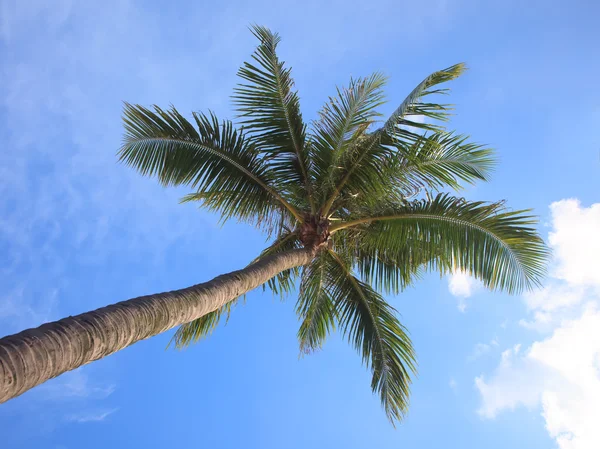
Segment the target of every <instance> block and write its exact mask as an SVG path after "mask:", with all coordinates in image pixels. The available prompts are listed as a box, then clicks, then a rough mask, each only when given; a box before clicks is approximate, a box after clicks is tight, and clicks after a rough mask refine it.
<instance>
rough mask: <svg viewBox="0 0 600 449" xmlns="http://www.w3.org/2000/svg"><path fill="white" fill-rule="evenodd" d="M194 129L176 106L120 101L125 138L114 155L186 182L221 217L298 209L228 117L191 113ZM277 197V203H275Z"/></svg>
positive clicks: (164, 178)
mask: <svg viewBox="0 0 600 449" xmlns="http://www.w3.org/2000/svg"><path fill="white" fill-rule="evenodd" d="M194 119H195V121H196V126H197V129H196V128H194V126H193V125H192V124H191V123H190V122H189V121H187V120H186V119H185V118H184V117H183V116H182V115H181V114H180V113H179V112H178V111H177V110H176V109H175V108H172V109H171V110H169V111H163V110H162V109H161V108H159V107H158V106H155V107H154V111H151V110H150V109H147V108H145V107H143V106H137V105H130V104H126V105H125V110H124V118H123V120H124V122H125V130H126V134H125V141H124V143H123V146H122V147H121V149H120V151H119V159H120V160H121V161H123V162H125V163H126V164H128V165H130V166H132V167H134V168H136V169H137V170H138V171H139V172H140V173H141V174H143V175H147V176H154V175H155V176H157V177H158V179H159V180H160V182H161V183H162V184H163V185H187V186H190V187H192V188H195V189H197V190H198V191H199V192H202V193H203V194H208V195H210V194H216V193H217V192H230V194H228V195H215V196H214V197H213V199H212V200H211V201H209V203H210V205H211V207H212V208H213V209H217V210H219V211H221V212H222V213H223V214H224V217H225V218H227V217H231V216H235V217H238V218H240V219H243V220H250V219H252V218H253V217H270V218H276V217H277V215H278V214H279V211H280V207H279V206H283V207H285V208H286V209H287V210H289V211H290V213H291V214H293V215H294V217H296V218H298V219H301V216H300V213H299V212H298V211H297V210H296V208H294V207H293V206H292V205H291V204H289V202H288V201H286V200H285V199H284V198H283V196H282V195H280V194H279V193H278V192H277V190H276V189H277V187H278V186H277V181H276V180H275V179H274V178H273V177H272V176H271V175H270V174H269V171H268V166H267V164H266V163H265V161H263V160H262V159H261V158H260V157H259V154H258V153H257V151H256V150H255V148H254V147H253V145H252V144H250V143H249V142H247V141H246V139H244V137H243V136H242V135H241V134H239V133H238V132H237V131H236V130H235V129H234V128H233V126H232V124H231V122H223V123H222V124H219V121H218V120H217V118H216V117H215V116H214V115H212V114H211V115H210V116H205V115H203V114H199V113H195V114H194ZM276 203H278V205H276Z"/></svg>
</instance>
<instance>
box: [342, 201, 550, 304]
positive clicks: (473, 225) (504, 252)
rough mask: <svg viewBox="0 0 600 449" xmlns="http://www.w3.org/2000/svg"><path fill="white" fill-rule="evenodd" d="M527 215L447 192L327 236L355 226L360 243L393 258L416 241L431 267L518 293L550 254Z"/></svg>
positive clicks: (538, 275)
mask: <svg viewBox="0 0 600 449" xmlns="http://www.w3.org/2000/svg"><path fill="white" fill-rule="evenodd" d="M528 212H529V211H509V210H506V209H505V208H504V205H503V203H502V202H500V203H485V202H481V201H477V202H469V201H466V200H464V199H462V198H455V197H452V196H450V195H448V194H439V195H437V196H436V197H435V198H433V199H425V200H419V201H413V202H405V203H403V204H398V205H396V206H395V207H391V206H389V205H386V206H385V209H383V210H380V211H372V212H365V213H363V214H364V215H363V216H362V217H360V218H358V215H360V214H357V216H356V218H355V219H352V220H349V221H346V222H342V223H338V224H335V225H333V226H332V227H331V232H332V233H335V232H337V231H339V230H342V229H347V228H352V227H355V226H356V227H359V228H361V227H362V229H363V231H364V234H363V235H362V240H361V241H362V243H363V245H365V246H369V245H370V246H371V247H373V248H375V249H377V250H379V251H385V252H388V253H391V254H393V252H394V251H396V250H399V251H401V250H403V249H404V248H405V245H406V242H420V243H419V246H418V248H420V251H425V254H423V255H422V256H423V257H424V258H425V259H427V260H429V261H430V262H429V263H430V268H432V267H433V266H436V265H437V268H439V269H440V270H442V271H443V272H448V271H449V270H457V269H458V270H462V271H465V272H467V273H469V274H471V275H472V276H474V277H476V278H477V279H480V280H481V281H482V282H483V283H484V284H485V285H486V286H487V287H488V288H490V289H499V290H505V291H508V292H509V293H516V292H519V291H521V290H523V289H529V288H532V287H533V286H536V285H539V283H540V281H541V279H542V277H543V275H544V273H545V265H546V261H547V257H548V250H547V247H546V246H545V244H544V242H543V240H542V239H541V238H540V237H539V235H538V233H537V231H536V229H535V227H534V225H535V224H536V223H537V220H536V218H535V217H533V216H531V215H528Z"/></svg>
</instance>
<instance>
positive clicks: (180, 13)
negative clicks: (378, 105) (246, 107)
mask: <svg viewBox="0 0 600 449" xmlns="http://www.w3.org/2000/svg"><path fill="white" fill-rule="evenodd" d="M323 3H324V4H323ZM523 3H524V2H517V1H511V0H508V1H503V2H477V1H474V0H457V1H446V0H433V1H431V2H428V3H427V5H425V4H422V5H421V4H419V2H404V1H393V2H385V1H383V2H367V3H364V2H352V1H344V2H342V1H339V2H317V1H311V0H308V1H302V2H286V1H282V2H266V1H257V2H251V4H246V3H244V2H237V1H232V2H228V3H226V4H218V3H216V2H212V3H210V4H208V3H205V2H191V1H190V2H184V1H180V2H172V4H167V3H165V2H141V1H116V0H107V1H105V2H83V1H81V2H78V1H75V0H57V1H55V2H45V1H43V0H39V1H38V0H27V1H12V0H0V46H1V47H0V62H1V64H0V142H2V150H1V151H0V334H2V335H5V334H9V333H14V332H16V331H19V330H21V329H23V328H26V327H31V326H35V325H39V324H41V323H42V322H44V321H47V320H52V319H58V318H61V317H63V316H66V315H72V314H76V313H80V312H84V311H87V310H91V309H94V308H96V307H100V306H102V305H106V304H109V303H112V302H116V301H119V300H123V299H127V298H130V297H134V296H139V295H142V294H147V293H152V292H157V291H164V290H169V289H174V288H179V287H184V286H187V285H190V284H193V283H197V282H200V281H203V280H208V279H210V278H211V277H213V276H215V275H218V274H221V273H223V272H227V271H231V270H234V269H238V268H240V267H242V266H244V265H246V264H247V263H248V262H249V261H250V260H251V259H253V258H254V257H255V256H256V255H257V254H258V252H259V251H260V249H261V248H262V247H263V246H264V244H265V242H264V238H263V237H262V236H261V235H259V234H258V233H257V232H255V231H254V230H252V229H251V228H249V227H247V226H245V225H237V224H234V223H230V224H227V225H226V226H224V227H220V226H219V225H218V223H217V217H215V216H213V215H210V214H207V213H205V212H203V211H199V210H197V209H196V208H195V207H194V206H193V205H189V204H187V205H179V204H178V198H179V197H181V196H182V195H183V194H184V193H187V192H186V191H185V190H178V189H169V190H165V189H163V188H161V187H160V186H158V184H157V183H156V182H155V181H154V180H151V179H146V178H141V177H140V176H138V175H137V174H136V173H134V172H133V171H132V170H130V169H128V168H126V167H124V166H122V165H119V164H117V162H116V158H115V153H116V150H117V149H118V147H119V144H120V139H121V123H120V113H121V106H122V101H129V102H132V103H141V104H145V105H148V104H153V103H156V104H159V105H163V106H166V105H168V104H170V103H172V104H174V105H176V106H177V107H178V109H179V110H180V111H182V112H186V113H188V112H190V111H192V110H207V109H212V110H214V111H215V112H216V113H217V114H219V115H220V116H222V117H228V116H229V117H231V115H232V112H231V104H230V101H229V96H230V94H231V91H232V88H233V87H234V85H235V83H236V77H235V73H236V70H237V68H238V67H239V65H240V64H241V63H242V62H243V61H244V60H246V59H247V58H248V56H249V54H250V53H251V51H252V49H253V47H254V45H255V42H254V41H253V38H252V36H251V35H250V33H249V32H248V30H247V26H248V25H249V24H250V23H253V22H256V23H260V24H264V25H267V26H269V27H271V28H272V29H273V30H276V31H279V32H280V33H281V34H282V37H283V43H282V45H281V50H280V54H281V57H282V58H283V59H284V60H286V61H288V63H290V64H291V66H292V67H293V73H294V76H295V79H296V85H297V88H298V89H299V91H300V96H301V100H302V109H303V113H304V115H305V117H306V118H308V119H311V118H314V117H315V114H316V111H317V110H318V108H319V107H320V106H321V104H322V103H323V102H324V101H325V100H326V98H327V96H328V95H332V94H333V93H334V88H335V86H336V85H343V84H344V83H346V82H347V81H348V80H349V78H350V76H362V75H368V74H370V73H371V72H373V71H382V72H383V73H385V74H386V75H388V76H389V77H390V82H389V84H388V88H387V96H388V100H389V102H388V104H387V105H386V106H385V107H384V109H383V111H382V112H384V113H388V112H390V111H392V110H393V109H394V107H395V106H396V105H397V104H398V103H399V102H400V101H401V100H402V99H403V97H404V96H405V95H406V94H407V93H408V92H409V91H410V90H411V89H412V87H414V85H416V84H417V83H418V82H419V81H420V80H421V79H422V78H423V77H425V76H426V75H427V74H429V73H430V72H432V71H434V70H436V69H441V68H445V67H447V66H449V65H451V64H454V63H456V62H459V61H465V62H466V63H467V64H468V66H469V68H470V70H469V71H468V72H467V74H466V75H465V76H464V77H462V78H461V79H460V80H458V81H456V82H455V83H454V84H453V86H452V88H453V93H452V98H451V101H452V102H453V103H455V104H457V114H456V116H455V117H454V119H453V121H452V123H451V126H452V127H453V128H456V129H457V130H459V131H460V132H464V133H468V134H471V135H472V136H473V138H474V139H475V140H477V141H480V142H484V143H487V144H490V145H492V146H493V147H494V148H496V149H497V154H498V158H499V160H500V164H499V166H498V168H497V170H496V172H495V174H494V176H493V178H492V181H491V182H490V183H488V184H485V185H477V186H475V187H472V188H469V189H467V190H466V191H465V192H464V195H465V196H467V197H469V198H477V199H487V200H497V199H506V200H508V204H509V205H510V206H511V207H514V208H528V207H533V208H534V209H535V211H536V213H537V214H538V215H539V216H540V232H541V233H542V234H543V235H544V237H545V238H548V241H549V244H550V245H551V247H552V248H553V251H554V259H553V261H552V264H551V267H550V274H549V276H548V279H547V280H546V282H545V286H544V289H543V290H540V291H538V292H535V293H533V294H529V295H522V296H507V295H503V294H490V293H487V292H485V291H483V290H482V289H481V288H480V287H478V285H477V283H476V282H473V281H472V280H470V279H469V278H468V277H464V276H456V277H454V278H452V279H439V277H438V276H430V277H427V278H426V279H425V280H424V281H423V282H421V283H419V284H417V285H416V286H415V287H414V288H412V289H409V290H408V291H406V292H405V293H403V294H402V295H399V296H398V297H394V298H389V299H390V302H391V303H392V304H393V305H394V306H395V307H396V308H397V309H398V310H399V311H400V313H401V315H402V320H403V323H404V324H405V325H406V326H407V327H408V328H409V330H410V331H411V336H412V338H413V342H414V344H415V346H416V348H417V351H418V358H419V376H418V377H417V379H416V380H415V383H414V386H413V389H412V391H413V393H412V403H411V409H410V413H409V415H408V417H407V419H406V420H405V421H404V422H403V423H402V424H401V425H400V426H399V427H398V428H397V429H395V430H394V429H393V428H392V427H391V426H390V425H389V423H388V422H387V421H386V419H385V415H384V413H383V411H382V410H381V408H380V405H379V402H378V399H377V398H376V397H374V396H373V395H372V394H371V391H370V387H369V386H370V379H369V373H368V372H367V370H366V369H365V368H364V367H362V366H361V361H360V357H359V356H358V355H357V354H355V353H354V351H353V349H352V348H350V347H349V346H348V345H347V344H346V343H345V342H344V341H342V340H341V339H340V338H339V336H337V335H334V336H332V337H331V339H330V340H329V341H328V343H327V344H326V345H325V348H324V350H323V351H321V352H319V353H317V354H315V355H312V356H309V357H304V358H302V359H299V357H298V355H299V352H298V347H297V342H296V339H295V334H296V330H297V326H298V323H297V321H296V318H295V316H294V313H293V304H294V298H293V297H290V298H289V299H288V301H287V302H285V303H281V302H280V301H279V300H278V299H276V298H272V297H271V295H270V294H267V293H263V292H262V291H260V290H258V291H255V292H252V293H251V294H249V295H248V300H247V303H246V304H245V305H243V306H239V307H238V308H236V310H235V311H234V313H233V314H232V317H231V319H230V321H229V323H228V324H227V326H221V327H219V328H218V329H217V330H216V332H215V333H214V334H213V336H211V337H210V338H209V339H208V340H205V341H202V342H201V343H199V344H197V345H196V346H194V347H191V348H189V349H188V350H185V351H183V352H179V351H174V350H168V351H166V350H165V347H166V344H167V343H168V341H169V338H170V336H171V333H167V334H165V335H161V336H158V337H155V338H153V339H151V340H148V341H144V342H140V343H138V344H136V345H134V346H133V347H130V348H128V349H126V350H124V351H121V352H120V353H117V354H115V355H113V356H110V357H108V358H106V359H104V360H102V361H99V362H96V363H94V364H92V365H89V366H86V367H83V368H81V369H79V370H77V371H74V372H71V373H68V374H65V375H63V376H61V377H59V378H57V379H55V380H53V381H50V382H48V383H46V384H44V385H43V386H40V387H38V388H36V389H34V390H32V391H30V392H28V393H26V394H24V395H23V396H21V397H19V398H17V399H15V400H13V401H10V402H8V403H6V404H3V405H1V406H0V435H1V437H0V438H1V441H2V443H3V444H2V447H7V448H39V447H48V448H72V447H73V448H74V447H82V446H83V447H87V448H96V447H97V448H105V447H134V448H135V447H146V448H154V447H156V448H159V447H160V448H162V447H179V446H183V445H187V446H190V447H211V448H237V447H247V448H300V447H317V448H320V447H332V448H337V447H340V448H342V447H343V448H345V449H351V448H369V447H377V448H396V447H451V448H454V447H456V448H461V449H468V448H481V447H486V448H488V449H494V448H506V447H528V448H555V447H560V448H561V449H587V448H592V447H598V446H599V445H600V433H599V431H598V430H597V425H596V421H597V419H594V416H595V417H596V418H597V417H598V416H600V406H599V405H598V404H600V331H599V330H600V312H598V310H600V275H599V274H598V270H597V267H598V265H599V264H600V259H599V257H600V256H599V254H600V238H599V237H598V235H597V234H598V232H597V231H598V229H600V197H599V193H598V192H600V175H599V172H600V131H599V129H600V128H599V127H598V123H599V121H600V89H599V87H598V83H597V73H598V71H599V70H600V56H599V54H598V51H597V44H598V42H600V31H599V30H598V27H597V18H598V17H600V5H598V3H597V2H593V1H591V0H590V1H574V2H556V1H544V2H542V1H532V2H527V3H526V4H523Z"/></svg>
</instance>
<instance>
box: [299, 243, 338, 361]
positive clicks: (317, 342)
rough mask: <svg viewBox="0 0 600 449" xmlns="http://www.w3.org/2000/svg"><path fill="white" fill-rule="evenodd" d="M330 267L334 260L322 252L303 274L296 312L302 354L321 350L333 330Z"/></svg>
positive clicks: (334, 315)
mask: <svg viewBox="0 0 600 449" xmlns="http://www.w3.org/2000/svg"><path fill="white" fill-rule="evenodd" d="M330 265H331V258H330V257H328V254H327V253H326V252H325V251H321V252H320V253H319V254H318V255H317V256H316V257H315V259H314V260H313V261H312V263H311V264H310V265H309V266H308V267H305V268H304V271H303V273H302V281H301V283H300V291H299V294H298V302H297V304H296V313H297V314H298V316H299V317H300V320H301V324H300V329H299V330H298V340H299V342H300V351H301V352H303V353H306V354H308V353H310V352H313V351H315V350H317V349H320V348H321V346H322V344H323V341H324V340H325V338H326V337H327V335H328V334H329V332H330V331H331V330H332V329H333V327H334V320H335V317H336V313H335V305H334V303H333V301H332V298H331V296H330V294H329V291H328V287H329V286H330V285H331V280H330V279H329V278H328V276H329V271H330Z"/></svg>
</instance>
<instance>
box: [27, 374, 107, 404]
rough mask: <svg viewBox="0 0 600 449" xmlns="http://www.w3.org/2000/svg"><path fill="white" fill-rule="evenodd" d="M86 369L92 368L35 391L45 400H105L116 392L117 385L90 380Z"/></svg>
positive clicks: (63, 377) (65, 376) (47, 383)
mask: <svg viewBox="0 0 600 449" xmlns="http://www.w3.org/2000/svg"><path fill="white" fill-rule="evenodd" d="M84 369H87V370H89V369H90V368H89V367H83V368H78V369H76V370H73V371H69V372H68V373H65V374H63V375H62V376H60V377H58V378H56V379H52V380H50V381H48V382H46V383H45V384H42V385H40V386H39V387H37V389H36V390H34V391H36V394H37V395H38V397H40V398H41V399H43V400H70V399H104V398H106V397H108V396H110V395H111V394H112V393H113V392H114V391H115V389H116V385H115V384H104V385H102V384H99V382H98V381H94V380H90V376H89V375H88V374H87V373H86V372H84Z"/></svg>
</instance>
